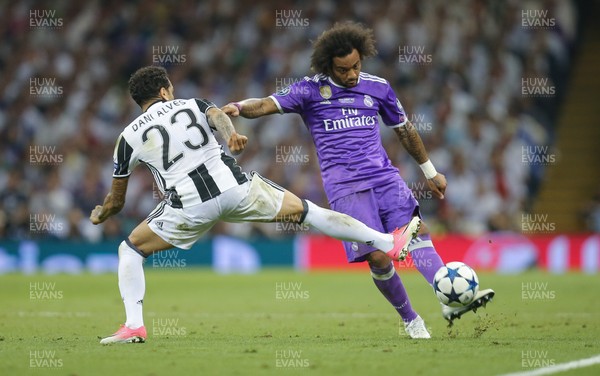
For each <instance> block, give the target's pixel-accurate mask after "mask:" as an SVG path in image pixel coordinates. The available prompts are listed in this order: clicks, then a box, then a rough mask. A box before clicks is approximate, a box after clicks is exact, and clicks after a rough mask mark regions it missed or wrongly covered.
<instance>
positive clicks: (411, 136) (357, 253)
mask: <svg viewBox="0 0 600 376" xmlns="http://www.w3.org/2000/svg"><path fill="white" fill-rule="evenodd" d="M376 53H377V50H376V49H375V43H374V38H373V31H372V30H371V29H368V28H366V27H364V26H363V25H361V24H358V23H354V22H344V23H336V24H335V25H334V26H333V27H332V28H331V29H329V30H327V31H325V32H323V33H322V34H321V35H320V36H319V38H318V39H317V40H316V41H315V42H314V45H313V53H312V56H311V68H312V70H313V71H314V72H315V73H316V75H314V76H313V77H305V78H304V80H302V81H299V82H296V83H293V84H292V85H290V86H288V87H287V88H285V89H283V90H281V91H279V92H277V93H275V94H273V95H271V96H268V97H265V98H260V99H259V98H250V99H245V100H242V101H239V102H233V103H229V104H227V105H226V106H223V107H222V110H223V111H224V112H225V113H227V114H229V115H230V116H233V117H235V116H242V117H245V118H257V117H260V116H264V115H270V114H275V113H298V114H300V116H302V119H303V121H304V124H305V126H306V127H307V128H308V130H309V131H310V133H311V136H312V138H313V141H314V144H315V146H316V149H317V156H318V158H319V165H320V167H321V174H322V178H323V185H324V188H325V193H326V194H327V198H328V200H329V204H330V206H331V208H332V209H333V210H335V211H339V212H342V213H346V214H348V215H350V216H352V217H354V218H356V219H358V220H360V221H362V222H364V223H365V224H367V225H368V226H370V227H372V228H374V229H377V230H379V231H387V232H389V231H392V230H394V228H403V227H404V228H405V229H406V230H407V231H416V230H417V229H419V233H418V236H417V237H416V238H415V239H413V241H412V242H411V244H410V246H409V251H411V252H412V251H414V250H419V251H418V252H414V253H412V254H411V255H412V257H413V260H414V263H415V266H416V268H417V269H418V270H419V272H420V273H421V274H422V275H423V276H424V277H425V279H426V280H427V282H428V283H429V284H432V283H433V277H434V274H435V273H436V271H437V270H438V269H439V268H440V267H442V266H443V265H444V263H443V262H442V260H441V258H440V257H439V255H438V254H437V252H436V250H435V248H434V246H433V243H432V241H431V237H430V235H429V230H428V228H427V226H426V224H425V223H423V222H421V220H420V213H419V204H418V202H417V200H416V199H415V198H414V196H413V195H412V192H411V191H410V189H409V188H408V187H407V185H406V183H405V182H404V180H402V178H401V177H400V173H399V171H398V169H397V168H396V167H394V166H393V165H392V162H391V161H390V159H389V158H388V156H387V154H386V152H385V150H384V148H383V146H382V142H381V135H380V133H379V120H378V115H379V116H381V119H382V120H383V123H384V124H385V125H386V126H388V127H390V128H392V129H393V130H394V132H395V133H396V135H397V136H398V139H399V141H400V143H401V144H402V145H403V147H404V148H405V149H406V150H407V151H408V153H409V154H410V155H411V156H412V157H413V158H414V159H415V161H416V162H417V163H419V165H420V167H421V169H422V171H423V173H424V175H425V177H426V178H427V183H428V186H429V188H430V189H431V190H432V191H433V194H434V195H435V196H436V197H437V198H439V199H443V198H444V192H445V189H446V178H445V177H444V175H443V174H440V173H438V172H437V171H436V169H435V167H434V166H433V164H432V162H431V161H430V160H429V158H428V156H427V151H426V149H425V147H424V145H423V142H422V140H421V137H420V136H419V133H418V132H417V130H416V129H415V127H414V126H413V125H412V124H411V123H410V121H408V120H407V117H406V114H405V112H404V109H403V108H402V105H401V104H400V101H399V100H398V98H397V97H396V94H395V93H394V90H393V89H392V87H391V86H390V84H389V83H388V82H387V81H386V80H385V79H383V78H381V77H377V76H374V75H371V74H368V73H365V72H361V63H362V60H363V59H364V58H368V57H371V56H375V55H376ZM344 249H345V251H346V256H347V259H348V262H363V261H367V262H368V264H369V267H370V270H371V275H372V277H373V280H374V282H375V285H376V286H377V288H378V289H379V291H380V292H381V293H382V294H383V295H384V296H385V298H386V299H387V300H388V301H389V302H390V303H391V304H392V306H393V307H394V308H395V309H396V311H397V312H398V313H399V314H400V316H401V317H402V319H403V321H404V325H405V330H406V332H407V334H408V335H409V336H410V337H411V338H430V334H429V332H428V331H427V329H426V327H425V323H424V321H423V319H422V318H421V317H420V316H419V315H418V314H417V313H416V312H415V311H414V310H413V308H412V306H411V304H410V300H409V298H408V295H407V293H406V290H405V288H404V286H403V284H402V281H401V279H400V277H399V276H398V274H397V273H396V271H395V269H394V264H393V262H392V259H396V260H397V259H398V258H399V257H397V256H396V255H393V257H392V258H390V256H388V254H386V253H385V252H383V251H381V250H378V249H376V248H374V247H371V246H368V245H364V244H358V243H352V242H344ZM493 296H494V291H493V290H491V289H486V290H481V291H479V292H478V294H477V296H476V297H475V299H474V301H473V302H472V303H471V304H469V305H468V306H464V307H448V306H445V305H442V316H443V317H444V318H445V319H446V320H448V322H449V323H450V325H451V324H452V322H453V320H454V319H456V318H460V316H462V314H464V313H466V312H468V311H475V310H476V309H477V308H479V307H481V306H484V305H485V304H486V303H487V302H488V301H490V300H491V299H492V297H493Z"/></svg>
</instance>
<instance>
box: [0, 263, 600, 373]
mask: <svg viewBox="0 0 600 376" xmlns="http://www.w3.org/2000/svg"><path fill="white" fill-rule="evenodd" d="M479 277H480V280H481V282H482V285H483V287H492V288H494V289H495V290H496V294H497V295H496V298H495V300H494V302H492V303H491V304H489V305H488V307H487V308H486V309H482V310H480V311H478V312H477V314H473V313H469V314H467V315H465V316H463V318H462V319H461V320H458V321H457V322H456V324H455V325H454V327H452V328H451V329H450V328H448V327H447V325H446V322H445V321H444V320H443V319H442V318H441V315H440V308H439V305H438V303H437V300H436V299H435V297H434V296H433V294H432V292H431V291H430V288H429V286H428V285H426V284H425V283H424V281H423V279H422V277H421V276H420V275H419V274H416V273H412V272H409V273H402V278H403V280H404V282H405V284H406V287H407V289H408V291H409V294H410V296H411V298H412V302H413V306H414V307H415V309H416V310H417V312H419V313H420V314H421V316H422V317H423V318H424V319H425V322H426V324H427V326H428V328H429V329H430V332H431V334H432V337H433V338H432V339H431V340H421V341H416V340H410V339H409V338H407V337H406V335H405V334H404V330H403V327H402V326H400V323H399V320H398V316H397V314H396V312H395V311H394V310H393V309H392V308H391V307H390V306H389V304H388V303H387V302H386V301H385V300H384V298H383V297H382V296H381V295H380V294H379V292H378V291H377V290H376V288H375V286H374V285H373V282H372V281H371V278H370V276H369V274H368V272H365V273H360V274H357V273H311V274H303V273H296V272H293V271H289V270H276V271H273V270H271V271H264V272H261V273H260V274H257V275H250V276H239V275H229V276H221V275H216V274H214V273H212V272H209V271H207V270H198V269H190V268H183V269H180V270H170V271H169V270H162V271H157V270H152V269H147V271H146V284H147V286H146V298H145V302H144V307H145V315H144V316H145V325H146V328H147V331H148V336H149V338H148V341H147V342H146V343H145V344H125V345H110V346H102V345H100V344H99V343H98V340H99V337H100V336H106V335H109V334H111V333H112V332H114V331H115V330H116V329H117V328H118V325H119V324H120V323H122V321H123V320H124V312H123V306H122V304H121V300H120V297H119V293H118V288H117V278H116V275H101V276H92V275H80V276H64V275H59V276H48V275H33V276H23V275H5V276H0V286H1V289H0V291H1V292H0V298H1V299H0V375H25V374H32V375H47V374H51V375H115V376H116V375H125V374H131V375H171V376H175V375H225V374H234V375H262V374H276V375H291V374H303V375H304V374H306V375H311V374H313V375H344V376H345V375H393V374H397V375H442V374H448V372H450V373H451V374H467V373H468V374H472V375H495V374H503V373H507V372H517V371H530V370H532V369H534V368H538V367H542V366H548V365H552V364H559V363H564V362H568V361H572V360H577V359H582V358H589V357H592V356H595V355H598V354H600V340H599V337H600V318H599V317H600V314H599V311H600V295H599V293H598V291H599V287H600V285H599V283H598V281H599V279H598V276H597V275H592V276H589V275H580V274H568V275H562V276H556V275H549V274H543V273H538V272H535V273H534V272H531V273H527V274H522V275H517V276H498V275H494V274H484V273H481V274H480V276H479ZM567 373H570V374H577V375H598V374H600V365H594V366H591V367H587V368H580V369H578V370H574V371H569V372H567Z"/></svg>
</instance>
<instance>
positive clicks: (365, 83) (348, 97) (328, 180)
mask: <svg viewBox="0 0 600 376" xmlns="http://www.w3.org/2000/svg"><path fill="white" fill-rule="evenodd" d="M270 98H272V99H273V100H274V101H275V104H276V105H277V107H278V108H279V111H280V112H281V113H288V112H294V113H298V114H300V115H301V116H302V119H303V120H304V124H305V125H306V127H307V128H308V130H309V131H310V133H311V135H312V138H313V140H314V143H315V146H316V149H317V156H318V158H319V164H320V166H321V174H322V177H323V185H324V187H325V193H326V194H327V197H328V199H329V202H332V201H335V200H336V199H338V198H340V197H344V196H347V195H349V194H352V193H354V192H359V191H363V190H367V189H370V188H374V187H377V186H380V185H382V184H385V183H386V182H390V181H391V180H394V179H398V177H399V171H398V169H397V168H396V167H394V166H393V165H392V163H391V161H390V159H389V158H388V156H387V153H386V152H385V150H384V148H383V146H382V143H381V135H380V134H379V116H381V119H382V121H383V123H384V124H385V125H386V126H389V127H399V126H401V125H403V124H405V123H406V115H405V113H404V109H403V108H402V105H401V104H400V101H399V100H398V98H397V97H396V95H395V94H394V91H393V90H392V87H391V86H390V84H389V83H388V82H387V81H386V80H384V79H383V78H380V77H377V76H373V75H371V74H368V73H364V72H362V73H360V76H359V80H358V83H357V85H356V86H355V87H352V88H346V87H343V86H339V85H337V84H335V83H334V82H333V80H331V78H329V77H328V76H325V75H322V74H318V75H315V76H313V77H304V80H302V81H298V82H295V83H293V84H292V85H290V86H288V87H286V88H285V89H284V90H282V91H279V92H277V93H276V94H273V95H271V96H270Z"/></svg>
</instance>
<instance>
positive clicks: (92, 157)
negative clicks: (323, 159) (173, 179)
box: [0, 0, 577, 240]
mask: <svg viewBox="0 0 600 376" xmlns="http://www.w3.org/2000/svg"><path fill="white" fill-rule="evenodd" d="M306 3H307V2H303V1H275V0H272V1H263V2H254V1H245V0H241V1H240V0H211V1H201V2H198V1H190V0H184V1H177V2H173V3H168V2H161V1H152V0H150V1H115V0H107V1H89V2H88V1H85V2H77V1H58V2H57V1H45V2H32V1H19V2H3V3H2V4H3V5H2V8H3V9H2V12H0V34H1V35H2V41H3V43H2V45H0V151H1V157H2V161H1V165H0V192H1V193H0V236H1V237H2V238H24V237H29V236H31V231H30V218H31V215H32V214H35V215H47V217H36V218H38V219H39V218H48V219H51V220H52V221H54V222H55V223H56V222H58V223H61V224H63V226H58V227H60V228H58V227H57V226H54V229H53V230H52V231H50V232H51V234H49V235H51V236H56V237H58V238H74V239H76V238H84V239H87V240H98V239H101V238H111V237H122V236H123V235H124V234H126V233H127V232H128V231H129V230H130V229H131V228H132V226H134V225H135V224H136V223H137V222H139V221H140V220H141V219H143V218H144V217H145V216H146V215H147V214H148V213H149V212H150V211H151V210H152V208H154V206H156V204H157V203H158V201H159V200H160V197H159V194H158V192H157V189H156V186H155V185H154V183H153V179H152V177H151V174H150V173H148V172H147V171H143V172H142V171H137V172H136V173H134V174H133V176H132V178H131V183H130V189H129V192H128V196H127V197H128V202H127V203H126V207H125V209H124V211H123V213H122V214H121V215H120V216H117V218H115V219H114V220H111V221H109V222H108V223H106V224H105V225H104V226H103V227H94V226H92V225H91V224H90V223H89V221H88V220H87V218H88V216H89V213H90V211H91V209H92V208H93V207H94V206H95V205H96V204H99V203H101V202H102V201H103V199H104V196H105V194H106V193H107V190H108V188H109V185H110V182H111V173H112V167H113V166H112V163H111V159H112V152H113V146H114V142H115V140H116V137H117V136H118V134H119V133H120V131H121V130H122V128H123V127H124V126H125V125H126V124H128V123H129V122H130V121H131V120H133V119H134V118H135V117H136V116H137V115H138V114H139V111H140V110H139V108H138V107H137V106H136V105H135V103H134V102H133V101H132V100H131V99H130V98H129V94H128V91H127V80H128V78H129V76H130V75H131V73H133V72H134V71H135V70H136V69H137V68H139V67H141V66H144V65H150V64H161V65H164V66H165V67H166V68H167V70H168V71H169V74H170V76H171V79H172V82H173V84H174V86H175V94H176V97H181V98H188V97H201V98H207V99H209V100H211V101H213V102H214V103H215V104H217V105H219V106H221V105H224V104H226V103H228V102H230V101H233V100H239V99H243V98H247V97H264V96H267V95H269V94H271V93H273V92H274V91H276V90H278V89H281V88H283V87H284V86H285V85H287V84H289V83H291V82H294V81H297V80H300V79H302V77H303V76H305V75H311V73H310V67H309V58H310V54H311V44H310V40H314V39H315V38H316V37H317V36H318V35H319V34H320V33H321V32H322V31H324V30H325V29H327V28H328V27H330V26H331V25H332V24H333V23H334V22H335V21H339V20H355V21H360V22H363V23H365V24H366V25H368V26H370V27H372V28H373V29H374V31H375V35H376V39H377V48H378V50H379V56H378V57H377V58H376V59H370V60H367V61H365V62H364V64H363V70H364V71H366V72H368V73H371V74H376V75H379V76H382V77H384V78H386V79H387V80H388V81H390V83H391V84H392V86H393V87H394V89H395V90H396V93H397V95H398V97H399V98H400V100H401V101H402V104H403V105H404V108H405V109H406V111H407V113H408V116H409V119H410V120H411V121H412V122H413V123H414V124H415V125H416V126H417V128H418V129H419V131H420V133H421V135H422V138H423V140H424V142H425V144H426V146H427V148H428V150H429V152H430V157H431V159H432V161H433V162H434V163H435V165H436V167H437V169H438V170H439V171H440V172H443V173H444V174H446V176H447V178H448V182H449V186H448V191H447V195H446V199H445V200H444V201H439V200H436V199H434V198H433V197H432V196H431V194H430V193H429V191H428V190H427V188H426V184H425V180H424V178H423V177H422V174H421V172H420V170H419V169H418V166H417V164H416V163H415V162H414V161H412V160H411V159H410V157H409V156H408V154H407V153H406V152H405V151H404V150H403V149H402V147H401V145H400V143H399V142H398V140H397V138H396V137H395V136H394V134H393V132H391V131H390V130H388V129H383V128H382V137H383V139H384V143H385V147H386V149H387V150H388V153H389V156H390V158H391V159H392V161H393V162H394V163H395V164H396V166H398V167H399V169H400V171H401V174H402V176H403V177H404V179H405V180H406V181H407V183H408V184H409V187H411V189H412V190H413V191H414V192H415V195H416V197H417V199H419V200H420V202H421V205H422V212H423V214H424V215H425V216H426V218H427V220H428V222H429V223H430V224H433V229H434V231H435V232H463V233H471V234H477V233H481V232H483V231H488V230H492V231H494V230H510V229H518V228H515V224H514V220H513V218H515V217H516V216H520V214H521V212H523V211H526V210H528V209H529V205H530V204H531V200H532V198H533V197H535V195H536V192H537V191H538V187H539V183H540V179H541V177H542V175H543V173H544V167H545V166H544V164H541V163H529V162H527V161H525V160H524V159H523V155H524V153H525V151H524V150H525V149H523V148H524V147H530V146H536V145H537V146H544V145H545V146H548V145H552V143H553V139H552V137H553V126H554V124H555V121H556V116H555V115H556V113H557V109H558V108H559V105H560V102H561V98H562V96H563V93H564V90H565V85H566V80H567V78H568V72H569V69H570V67H571V64H572V57H573V49H574V46H575V45H576V42H577V13H576V10H575V8H574V6H573V4H572V3H571V2H570V1H568V0H566V1H559V0H556V1H543V2H541V1H539V2H535V1H534V2H523V3H522V2H519V1H506V2H505V1H484V0H465V1H458V2H453V3H452V6H451V7H447V6H446V2H445V1H443V0H435V1H419V0H411V1H368V2H366V1H358V0H357V1H346V2H344V3H343V6H342V5H341V4H338V3H337V2H335V1H333V0H320V1H318V2H312V3H311V4H306ZM530 7H531V8H532V9H533V8H535V9H546V10H548V12H547V14H546V15H543V14H542V13H540V14H539V15H538V16H535V15H532V14H534V13H531V14H526V13H524V10H526V9H529V8H530ZM528 17H529V18H531V17H534V18H535V17H539V18H543V17H546V20H545V21H549V20H550V21H552V25H551V27H527V26H524V21H523V20H524V18H528ZM32 20H33V21H32ZM411 56H413V58H410V59H409V58H408V57H411ZM414 56H416V59H415V58H414ZM532 77H538V78H547V79H548V80H549V83H548V84H547V85H548V86H551V87H552V88H555V90H556V93H555V94H554V95H550V96H541V95H537V96H535V95H534V96H528V95H524V94H523V93H522V86H523V82H522V79H523V78H532ZM234 124H236V126H238V127H239V129H240V130H241V133H244V134H246V135H248V136H249V138H250V142H249V146H248V149H247V150H246V151H245V152H244V153H243V155H241V156H240V157H239V158H238V160H239V161H240V163H241V165H242V166H243V167H244V169H245V170H246V171H250V170H257V171H260V172H261V173H262V174H264V175H265V176H267V177H269V178H271V179H272V180H274V181H275V182H277V183H279V184H281V185H283V186H285V187H287V188H289V189H290V190H292V191H293V192H295V193H296V194H298V195H299V196H302V197H306V198H309V199H311V200H313V201H314V202H316V203H318V204H322V205H326V204H327V203H326V201H325V196H324V193H323V189H322V186H321V180H320V175H319V169H318V162H317V159H316V155H315V153H314V150H313V147H312V144H311V141H310V138H309V134H308V132H307V131H306V129H304V127H303V125H302V123H301V120H300V118H299V117H298V116H296V115H285V116H278V115H275V116H270V117H266V118H262V119H257V120H244V119H239V120H234ZM526 150H535V149H526ZM140 170H142V169H140ZM517 227H518V226H517ZM214 231H215V232H223V231H227V232H232V233H235V234H237V235H250V234H255V233H257V232H258V233H263V234H266V235H268V236H280V235H282V234H283V232H282V231H277V229H276V228H275V227H274V226H273V225H268V226H267V225H254V226H253V225H235V226H230V225H222V226H219V227H218V228H216V229H215V230H214Z"/></svg>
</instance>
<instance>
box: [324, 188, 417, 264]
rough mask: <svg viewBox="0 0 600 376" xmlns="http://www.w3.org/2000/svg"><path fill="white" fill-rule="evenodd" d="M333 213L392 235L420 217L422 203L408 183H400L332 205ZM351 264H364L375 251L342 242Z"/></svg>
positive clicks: (374, 189)
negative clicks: (418, 200)
mask: <svg viewBox="0 0 600 376" xmlns="http://www.w3.org/2000/svg"><path fill="white" fill-rule="evenodd" d="M330 206H331V209H332V210H335V211H337V212H340V213H344V214H348V215H349V216H351V217H354V218H356V219H358V220H359V221H361V222H362V223H364V224H366V225H367V226H369V227H371V228H372V229H374V230H377V231H380V232H387V233H389V232H392V231H394V230H395V229H396V228H397V227H402V226H404V225H406V224H407V223H408V222H410V219H411V218H412V217H414V216H415V215H419V216H420V214H419V203H418V202H417V200H416V199H415V198H414V196H413V194H412V192H411V191H410V189H409V188H408V187H407V186H406V183H405V182H404V181H403V180H402V179H401V178H400V177H398V179H397V180H394V181H391V182H390V183H388V184H385V185H381V186H379V187H375V188H371V189H368V190H366V191H360V192H356V193H353V194H351V195H348V196H344V197H341V198H339V199H337V200H335V201H333V202H332V203H331V205H330ZM343 243H344V249H345V250H346V257H347V258H348V262H362V261H365V260H366V256H367V255H368V254H369V253H371V252H373V251H376V250H377V248H373V247H371V246H368V245H366V244H362V243H355V242H343Z"/></svg>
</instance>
